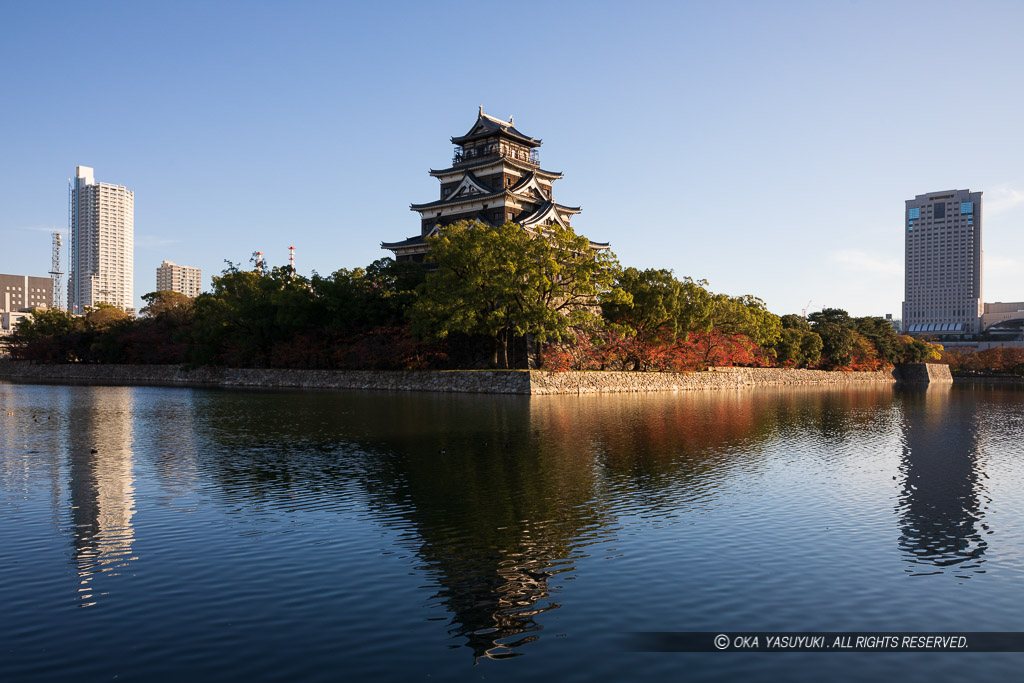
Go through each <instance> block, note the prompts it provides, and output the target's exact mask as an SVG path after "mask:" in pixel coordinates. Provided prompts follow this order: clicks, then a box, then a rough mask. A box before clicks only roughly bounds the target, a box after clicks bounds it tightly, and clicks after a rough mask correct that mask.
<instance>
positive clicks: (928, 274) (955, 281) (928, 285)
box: [903, 190, 984, 334]
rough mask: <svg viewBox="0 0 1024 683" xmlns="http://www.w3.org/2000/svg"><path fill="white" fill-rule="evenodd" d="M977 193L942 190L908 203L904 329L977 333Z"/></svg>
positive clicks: (979, 297) (979, 306)
mask: <svg viewBox="0 0 1024 683" xmlns="http://www.w3.org/2000/svg"><path fill="white" fill-rule="evenodd" d="M981 195H982V193H981V192H971V191H970V190H945V191H942V192H929V193H928V194H919V195H917V196H916V197H914V198H913V199H908V200H906V213H905V215H904V225H903V231H904V235H905V243H906V275H905V278H906V280H905V294H904V301H903V329H904V330H905V331H907V332H910V333H911V334H915V333H916V334H929V333H933V334H976V333H978V332H981V323H982V320H981V316H982V313H984V303H983V302H982V292H981V220H982V215H981Z"/></svg>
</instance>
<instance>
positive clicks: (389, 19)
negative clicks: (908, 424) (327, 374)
mask: <svg viewBox="0 0 1024 683" xmlns="http://www.w3.org/2000/svg"><path fill="white" fill-rule="evenodd" d="M2 15H3V20H2V21H0V65H2V69H0V130H2V131H3V145H2V146H0V151H2V156H0V272H3V273H16V274H29V275H42V276H45V275H46V272H47V271H48V270H49V268H50V243H49V235H48V234H47V232H48V231H49V230H50V229H54V228H57V229H65V228H66V225H67V179H68V178H69V177H71V176H73V175H74V168H75V166H76V165H86V166H92V167H94V168H95V169H96V177H97V179H98V180H101V181H103V182H110V183H117V184H122V185H126V186H127V187H128V188H129V189H132V190H134V192H135V243H136V249H135V293H136V297H138V296H140V295H142V294H143V293H145V292H148V291H151V290H152V289H154V287H155V269H156V267H157V266H158V265H159V264H160V262H161V260H163V259H169V260H172V261H175V262H177V263H180V264H185V265H192V266H199V267H201V268H202V269H203V279H204V282H205V283H206V284H207V286H208V285H209V282H210V277H211V276H212V275H215V274H217V273H219V272H220V271H221V270H222V269H223V267H224V261H225V260H230V261H233V262H235V263H239V262H242V263H244V262H246V261H247V260H248V258H249V255H250V254H251V253H252V252H254V251H257V250H260V251H263V252H264V253H265V254H267V255H268V256H269V260H270V262H271V263H272V264H284V263H285V262H286V260H287V257H288V252H287V249H288V246H289V245H295V247H296V265H297V267H298V269H299V270H300V271H301V272H303V273H307V274H308V273H309V272H310V271H313V270H316V271H317V272H320V273H323V274H327V273H330V272H332V271H334V270H336V269H338V268H342V267H347V268H351V267H356V266H362V265H366V264H368V263H370V262H371V261H373V260H374V259H377V258H380V257H382V256H386V255H388V252H383V251H381V250H380V248H379V244H380V242H381V241H394V240H398V239H402V238H404V237H408V236H410V235H413V234H416V233H417V232H418V220H417V215H416V214H414V213H413V212H411V211H410V210H409V204H410V203H411V202H425V201H431V200H433V199H435V198H436V197H437V196H438V184H437V181H436V180H435V179H433V178H431V177H429V176H428V175H427V170H428V169H430V168H442V167H444V166H446V165H448V164H449V163H450V160H451V151H452V148H451V144H450V142H449V140H448V138H449V137H451V136H452V135H461V134H463V133H465V132H466V131H467V130H468V129H469V127H470V126H471V124H472V123H473V121H474V120H475V117H476V112H477V107H478V106H479V105H481V104H482V105H483V106H484V109H485V111H487V112H488V113H490V114H493V115H495V116H499V117H502V118H507V117H508V116H509V115H514V116H515V121H516V125H517V127H518V128H519V129H520V130H522V131H523V132H525V133H526V134H528V135H532V136H534V137H538V138H542V139H543V140H544V146H543V147H542V148H541V150H540V153H541V164H542V166H543V167H544V168H546V169H549V170H556V171H562V172H563V173H564V174H565V177H564V179H562V180H560V181H558V183H556V185H555V198H556V200H558V201H559V202H560V203H563V204H569V205H580V206H582V208H583V213H582V214H581V215H580V216H578V217H577V218H576V220H575V221H574V223H573V225H574V227H575V228H576V229H577V231H578V232H580V233H582V234H585V235H587V236H588V237H590V238H592V239H595V240H598V241H610V242H611V243H612V249H613V251H614V252H615V253H616V254H617V255H618V257H619V260H620V261H621V262H622V263H623V265H631V266H636V267H639V268H648V267H657V268H671V269H673V270H675V272H676V274H677V275H680V276H683V275H689V276H692V277H695V278H703V279H706V280H708V281H709V282H710V286H711V288H712V289H713V290H715V291H719V292H726V293H729V294H748V293H749V294H754V295H757V296H760V297H761V298H763V299H764V300H765V301H766V302H767V304H768V307H769V308H770V309H771V310H773V311H774V312H776V313H780V314H783V313H789V312H798V311H799V310H801V309H802V308H804V307H805V306H806V305H807V302H808V301H810V302H811V305H810V309H811V310H814V309H819V308H821V307H823V306H833V307H842V308H846V309H847V310H849V311H850V312H851V313H853V314H855V315H869V314H885V313H893V314H895V315H899V312H900V302H901V301H902V298H903V227H902V222H903V201H904V200H905V199H908V198H912V197H913V196H914V195H916V194H921V193H924V192H930V191H936V190H945V189H967V188H969V189H971V190H973V191H978V190H982V191H984V192H985V199H984V202H985V204H984V207H985V208H984V210H985V218H984V230H985V232H984V236H983V239H984V249H985V292H984V297H985V300H986V301H1000V300H1001V301H1020V300H1024V277H1022V275H1024V231H1022V230H1021V229H1020V228H1021V225H1022V223H1024V164H1022V155H1021V152H1022V149H1024V146H1022V137H1024V125H1022V121H1024V116H1022V114H1024V88H1022V87H1021V70H1022V68H1024V41H1021V40H1020V38H1019V29H1020V26H1021V25H1024V5H1022V4H1020V3H1015V2H1006V3H999V2H975V3H970V4H965V3H942V2H920V3H913V2H902V3H891V2H852V1H850V2H827V3H822V2H730V1H721V2H705V3H683V2H666V3H656V2H648V3H645V2H631V3H625V2H623V3H608V2H580V3H572V2H558V3H545V2H517V3H512V4H509V3H500V4H499V3H479V2H473V3H469V2H466V3H456V2H440V3H422V2H408V3H405V2H395V3H374V4H371V3H356V2H352V3H343V2H323V3H317V2H293V3H279V2H275V3H267V2H244V3H243V2H202V3H199V2H175V3H138V2H123V3H119V2H106V3H103V4H101V5H97V4H86V3H71V2H51V3H49V4H44V3H6V4H5V6H4V7H3V10H2Z"/></svg>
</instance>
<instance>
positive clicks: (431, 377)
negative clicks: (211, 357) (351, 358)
mask: <svg viewBox="0 0 1024 683" xmlns="http://www.w3.org/2000/svg"><path fill="white" fill-rule="evenodd" d="M4 379H8V380H15V381H28V382H50V383H58V384H115V385H156V386H189V387H252V388H275V389H381V390H389V391H448V392H460V393H492V394H529V393H530V373H528V372H525V371H515V370H513V371H495V372H491V371H468V370H453V371H441V372H431V371H425V372H386V371H371V370H275V369H259V368H197V369H195V370H185V369H183V368H181V367H179V366H177V365H92V364H67V365H35V364H32V363H27V362H22V361H0V380H4Z"/></svg>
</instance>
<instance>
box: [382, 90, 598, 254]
mask: <svg viewBox="0 0 1024 683" xmlns="http://www.w3.org/2000/svg"><path fill="white" fill-rule="evenodd" d="M451 141H452V144H454V145H455V154H454V156H453V158H452V165H451V166H450V167H448V168H444V169H441V170H439V171H435V170H431V171H430V175H432V176H434V177H435V178H437V179H438V180H439V181H440V182H441V188H440V192H441V196H440V198H439V199H437V200H436V201H432V202H427V203H426V204H413V205H412V206H411V207H410V208H411V209H412V210H413V211H416V212H417V213H419V214H420V234H418V235H416V236H414V237H410V238H408V239H406V240H402V241H401V242H382V243H381V245H380V246H381V248H382V249H387V250H389V251H391V252H393V253H394V255H395V260H396V261H422V260H423V257H424V255H425V254H426V253H427V251H428V247H427V244H426V241H425V240H424V238H425V237H426V236H427V235H429V234H431V233H432V232H433V231H435V230H437V228H439V227H440V226H442V225H449V224H451V223H456V222H458V221H461V220H476V221H480V222H482V223H484V224H486V225H493V226H497V225H503V224H504V223H506V222H509V221H512V222H515V223H518V224H519V225H521V226H523V227H524V228H527V229H530V228H534V227H542V226H545V225H552V224H558V225H563V226H566V227H568V225H569V220H570V218H571V217H572V216H574V215H575V214H578V213H579V212H580V208H579V207H578V206H563V205H562V204H556V203H555V201H554V198H553V197H552V193H551V185H552V184H553V183H554V181H556V180H558V179H559V178H561V177H562V174H561V173H559V172H557V171H545V170H544V169H542V168H541V167H540V158H539V155H538V148H539V147H540V146H541V141H540V140H537V139H534V138H531V137H529V136H528V135H525V134H523V133H521V132H519V131H518V130H516V128H515V126H514V125H513V121H512V118H511V117H509V120H508V121H502V120H501V119H498V118H495V117H493V116H490V115H488V114H485V113H484V109H483V107H480V113H479V114H478V115H477V119H476V123H474V124H473V127H472V128H470V129H469V132H468V133H466V134H465V135H462V136H459V137H453V138H452V139H451ZM590 244H591V247H592V248H594V249H607V248H608V245H607V244H605V243H599V242H591V243H590Z"/></svg>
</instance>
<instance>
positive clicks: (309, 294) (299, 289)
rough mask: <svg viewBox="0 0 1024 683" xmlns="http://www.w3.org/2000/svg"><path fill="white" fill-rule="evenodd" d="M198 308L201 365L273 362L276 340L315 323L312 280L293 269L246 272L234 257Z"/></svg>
mask: <svg viewBox="0 0 1024 683" xmlns="http://www.w3.org/2000/svg"><path fill="white" fill-rule="evenodd" d="M194 307H195V314H194V315H195V317H194V323H193V326H192V341H193V347H192V353H193V361H194V362H197V363H200V364H227V365H235V366H241V367H249V366H255V367H261V366H266V365H269V364H270V361H271V358H272V354H273V349H274V346H275V345H276V344H278V343H281V342H284V341H287V340H290V339H292V338H293V337H294V336H295V335H296V334H298V333H300V332H303V331H306V330H309V329H310V328H312V327H313V326H314V325H315V323H316V315H315V313H316V312H315V308H314V305H313V291H312V287H311V286H310V282H309V280H308V279H307V278H305V277H302V276H300V275H296V274H295V273H293V272H292V271H291V269H290V268H273V269H271V270H269V271H264V270H262V269H259V268H257V269H254V270H251V271H244V270H239V269H238V268H237V267H236V266H235V265H234V264H232V263H230V262H229V263H228V267H227V268H226V269H225V270H224V271H223V273H221V275H220V276H217V277H214V278H213V287H212V290H211V291H210V292H208V293H204V294H200V295H199V296H198V297H197V298H196V299H195V303H194Z"/></svg>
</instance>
